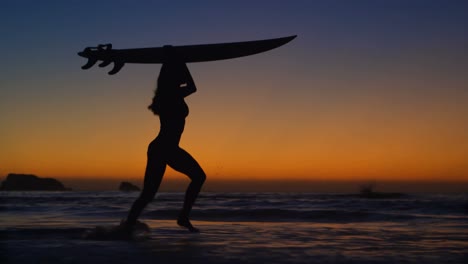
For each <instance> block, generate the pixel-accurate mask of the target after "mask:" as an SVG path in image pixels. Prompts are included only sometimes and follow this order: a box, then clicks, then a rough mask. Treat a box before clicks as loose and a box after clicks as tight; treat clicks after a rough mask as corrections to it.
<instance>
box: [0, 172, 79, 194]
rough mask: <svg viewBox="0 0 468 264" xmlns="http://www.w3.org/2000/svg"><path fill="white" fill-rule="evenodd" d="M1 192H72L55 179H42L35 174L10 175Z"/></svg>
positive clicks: (3, 183)
mask: <svg viewBox="0 0 468 264" xmlns="http://www.w3.org/2000/svg"><path fill="white" fill-rule="evenodd" d="M0 191H71V189H70V188H66V187H65V186H64V185H63V184H62V183H61V182H59V181H58V180H56V179H53V178H40V177H37V176H36V175H33V174H14V173H10V174H8V176H7V178H6V179H5V180H4V181H3V182H2V184H1V185H0Z"/></svg>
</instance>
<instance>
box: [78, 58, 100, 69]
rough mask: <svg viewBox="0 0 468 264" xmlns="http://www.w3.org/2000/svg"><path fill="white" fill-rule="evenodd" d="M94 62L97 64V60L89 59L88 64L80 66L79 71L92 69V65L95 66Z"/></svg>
mask: <svg viewBox="0 0 468 264" xmlns="http://www.w3.org/2000/svg"><path fill="white" fill-rule="evenodd" d="M96 62H97V59H91V58H89V59H88V62H87V63H86V64H85V65H83V66H81V69H83V70H87V69H89V68H91V67H93V65H94V64H96Z"/></svg>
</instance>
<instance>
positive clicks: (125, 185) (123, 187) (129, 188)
mask: <svg viewBox="0 0 468 264" xmlns="http://www.w3.org/2000/svg"><path fill="white" fill-rule="evenodd" d="M119 190H120V191H124V192H138V191H140V188H138V186H136V185H134V184H131V183H129V182H121V183H120V186H119Z"/></svg>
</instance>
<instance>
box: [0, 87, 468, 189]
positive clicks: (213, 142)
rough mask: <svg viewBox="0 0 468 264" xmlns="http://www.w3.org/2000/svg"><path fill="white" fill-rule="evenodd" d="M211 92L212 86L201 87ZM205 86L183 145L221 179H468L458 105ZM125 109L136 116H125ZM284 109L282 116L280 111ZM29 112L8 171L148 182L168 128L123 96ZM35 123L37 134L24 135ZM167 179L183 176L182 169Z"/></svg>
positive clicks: (14, 138)
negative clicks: (319, 100) (219, 91)
mask: <svg viewBox="0 0 468 264" xmlns="http://www.w3.org/2000/svg"><path fill="white" fill-rule="evenodd" d="M212 82H213V83H214V82H216V81H212ZM203 86H210V84H209V83H207V84H204V83H202V84H199V87H203ZM199 89H200V91H199V93H198V94H196V95H194V96H193V98H189V99H188V100H187V101H188V103H189V105H190V107H191V114H190V116H189V117H188V119H187V125H186V130H185V132H184V135H183V138H182V142H181V146H182V147H184V148H185V149H187V150H188V151H189V152H190V153H191V154H192V155H193V156H194V157H195V158H196V159H197V160H198V161H199V162H200V164H201V165H202V166H203V167H204V169H205V170H206V172H207V174H208V176H209V178H211V179H221V180H222V179H227V180H229V179H264V180H278V179H301V180H308V179H310V180H324V179H329V180H354V179H356V180H360V179H378V180H448V181H451V180H463V181H464V180H467V175H468V162H467V160H466V157H467V156H468V140H467V137H466V134H465V133H464V132H465V131H467V128H468V127H467V123H461V122H460V121H461V120H463V119H464V118H465V117H463V116H461V115H462V114H461V113H458V112H456V111H457V110H458V109H457V108H456V107H454V106H453V105H431V103H424V105H422V106H421V105H419V106H415V105H413V107H415V108H416V107H421V108H423V107H424V108H430V109H432V112H425V111H419V110H414V109H410V108H409V105H405V104H404V102H403V103H401V102H400V104H398V105H397V107H395V106H394V107H392V106H391V105H389V104H387V105H385V107H384V108H383V107H376V105H377V104H379V103H386V102H385V101H383V102H378V100H386V99H385V98H383V97H382V98H380V99H379V98H376V99H375V100H377V101H376V102H372V103H367V104H366V102H364V101H362V102H361V101H360V100H349V101H348V102H346V103H344V104H340V105H338V106H334V107H333V108H330V109H327V108H324V107H322V108H319V106H317V105H313V99H312V102H310V101H307V100H304V101H301V100H303V98H302V97H296V98H295V100H296V101H295V102H278V101H275V99H265V97H263V96H264V95H265V94H267V96H266V98H268V93H271V92H272V91H271V90H269V89H271V88H268V87H262V88H257V89H256V90H257V91H258V94H257V93H255V94H251V96H250V97H249V98H240V97H234V98H231V100H230V101H229V100H226V99H227V98H218V99H216V100H203V98H204V97H209V96H210V95H208V94H206V92H204V91H203V88H199ZM224 89H228V90H234V87H224ZM211 92H212V91H211ZM146 94H148V93H146ZM211 96H213V95H211ZM223 96H226V95H223ZM227 96H229V95H227ZM142 99H148V98H142ZM121 100H123V99H121ZM393 100H398V98H393ZM141 101H143V102H145V101H147V100H141ZM120 103H122V105H120ZM90 104H91V105H93V104H97V102H96V101H95V102H91V103H90ZM309 104H310V105H309ZM238 105H242V106H243V107H242V108H239V107H238ZM124 106H125V108H126V110H125V111H127V110H128V109H130V110H133V111H129V112H126V113H125V114H124V113H123V112H122V111H123V110H122V108H123V107H124ZM254 106H255V107H254ZM278 106H279V107H282V111H280V112H277V113H275V109H276V108H277V107H278ZM285 106H286V107H285ZM293 106H294V107H293ZM450 107H452V109H451V108H450ZM438 108H440V109H442V108H443V109H444V112H442V111H438ZM382 109H384V110H382ZM305 110H307V111H305ZM314 110H316V111H314ZM119 111H120V112H119ZM114 112H117V113H118V114H115V113H114ZM95 113H97V114H95ZM272 113H273V114H272ZM21 114H23V115H25V116H24V117H23V118H25V119H27V120H28V122H24V123H20V124H17V125H16V126H17V127H15V131H16V133H15V134H14V135H13V134H10V135H7V140H5V142H4V143H3V148H4V149H8V150H10V151H8V152H2V153H1V154H0V155H2V156H0V158H1V160H2V161H3V162H2V163H3V164H5V165H6V166H5V165H4V166H3V167H2V168H1V170H2V171H0V173H2V174H3V175H6V174H7V173H9V172H17V173H23V172H24V173H35V174H38V175H44V176H55V177H77V176H81V177H83V178H89V177H97V178H115V177H128V178H141V177H142V175H143V173H144V167H145V162H146V155H145V153H146V146H147V144H148V143H149V142H150V141H151V140H152V139H153V138H154V136H155V135H156V133H157V131H158V123H159V122H158V119H157V117H154V116H152V115H151V113H149V112H146V111H145V109H144V104H141V105H138V107H134V106H131V107H128V106H127V105H124V102H119V100H117V101H116V102H113V103H112V104H111V105H110V106H108V108H107V109H99V111H98V108H95V109H84V110H82V112H80V113H68V112H65V113H60V114H56V115H55V116H53V117H50V119H48V117H47V116H45V117H44V118H42V119H36V118H35V116H34V115H32V114H31V113H27V111H24V112H23V113H18V115H21ZM70 115H74V116H75V118H73V116H72V117H70ZM79 116H81V117H79ZM77 120H82V121H81V123H80V122H76V121H77ZM57 124H60V125H57ZM30 127H34V131H35V132H34V134H33V135H31V134H30V132H28V133H22V132H24V131H30V130H28V129H29V128H30ZM8 139H9V140H8ZM167 174H168V177H179V176H174V175H175V174H177V173H176V172H174V171H172V170H168V173H167Z"/></svg>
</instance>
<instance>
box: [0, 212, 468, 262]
mask: <svg viewBox="0 0 468 264" xmlns="http://www.w3.org/2000/svg"><path fill="white" fill-rule="evenodd" d="M143 221H144V222H145V223H147V224H148V225H149V226H150V227H151V229H152V231H151V234H150V236H149V237H147V238H146V239H140V240H134V241H96V240H85V239H83V238H82V235H83V233H84V232H85V230H86V229H88V228H91V227H92V226H88V227H79V228H66V229H63V228H61V227H60V226H54V225H50V226H45V225H42V226H41V228H40V229H34V230H30V229H28V228H21V226H19V227H18V228H17V229H10V231H8V232H2V233H3V235H2V236H3V237H2V238H0V262H1V263H204V264H207V263H467V260H468V235H467V234H464V233H459V232H456V230H457V228H456V227H455V228H453V227H450V226H446V227H444V226H439V227H438V228H436V229H434V226H431V225H430V226H424V225H415V226H411V225H410V226H408V224H395V223H385V222H380V223H378V224H375V223H365V222H362V223H350V224H342V223H334V224H333V223H306V222H203V221H194V224H196V226H197V227H199V228H200V229H201V230H202V232H201V233H199V234H192V233H189V232H187V231H186V230H183V229H181V228H179V227H177V226H176V224H175V221H173V220H171V221H169V220H145V219H143ZM110 223H111V222H107V223H103V224H110ZM451 230H453V231H451Z"/></svg>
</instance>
